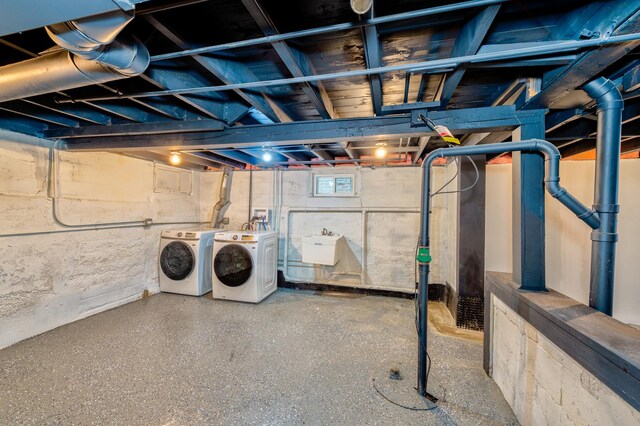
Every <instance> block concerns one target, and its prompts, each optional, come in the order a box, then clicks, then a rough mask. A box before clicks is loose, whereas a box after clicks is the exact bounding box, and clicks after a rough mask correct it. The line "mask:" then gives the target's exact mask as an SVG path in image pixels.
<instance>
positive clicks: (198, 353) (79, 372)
mask: <svg viewBox="0 0 640 426" xmlns="http://www.w3.org/2000/svg"><path fill="white" fill-rule="evenodd" d="M209 297H210V296H205V297H202V298H193V297H188V296H178V295H170V294H159V295H155V296H153V297H150V298H147V299H143V300H140V301H138V302H135V303H131V304H128V305H126V306H122V307H119V308H116V309H113V310H111V311H108V312H104V313H102V314H98V315H95V316H93V317H90V318H87V319H84V320H81V321H77V322H75V323H73V324H68V325H66V326H63V327H60V328H58V329H55V330H53V331H50V332H47V333H45V334H42V335H40V336H37V337H34V338H32V339H29V340H26V341H23V342H20V343H18V344H16V345H14V346H11V347H9V348H6V349H4V350H2V351H0V423H1V424H16V423H17V424H78V423H82V424H106V423H109V424H125V425H134V424H145V425H154V424H155V425H166V424H169V425H180V424H225V425H227V424H242V425H244V424H278V425H281V424H349V425H356V424H473V425H475V424H516V420H515V417H514V415H513V413H512V412H511V410H510V409H509V407H508V405H507V403H506V402H505V400H504V399H503V397H502V395H501V393H500V391H499V390H498V388H497V386H496V385H495V384H494V383H493V381H492V380H491V379H489V378H488V377H486V376H485V374H484V372H483V371H482V367H481V365H482V347H481V345H480V344H479V343H477V342H472V341H466V340H461V339H457V338H452V337H445V336H441V335H438V334H437V333H436V332H435V331H434V330H433V329H432V330H430V341H429V351H430V354H431V357H432V360H433V368H432V371H431V376H430V381H429V391H430V392H431V393H433V394H435V395H436V396H438V397H440V398H442V399H443V400H445V401H440V402H439V403H438V407H436V408H435V409H434V410H432V411H411V410H407V409H403V408H400V407H397V406H394V405H392V404H391V403H389V402H387V401H385V400H384V399H383V398H382V397H381V396H380V395H379V394H378V393H377V392H376V391H375V390H374V388H373V385H372V383H373V380H375V384H376V386H377V387H378V388H379V389H380V391H382V392H383V393H384V394H385V395H387V396H388V397H389V398H391V399H393V400H395V401H397V402H399V403H401V404H405V405H410V406H413V407H426V404H425V403H423V402H422V401H421V400H420V399H419V398H418V397H417V394H416V392H415V390H414V389H413V387H414V386H415V369H416V367H415V363H416V352H417V351H416V335H415V328H414V316H413V315H414V314H413V308H414V305H413V301H411V300H403V299H394V298H382V297H372V296H360V295H358V296H355V295H348V296H335V295H317V294H314V293H311V292H301V291H291V290H280V291H278V292H277V293H276V294H274V295H273V296H271V297H269V298H268V299H267V300H265V301H264V302H263V303H261V304H259V305H248V304H242V303H234V302H227V301H217V300H215V301H214V300H211V299H210V298H209ZM390 368H399V369H400V372H401V374H402V376H403V377H404V380H400V381H392V380H390V379H389V378H388V370H389V369H390Z"/></svg>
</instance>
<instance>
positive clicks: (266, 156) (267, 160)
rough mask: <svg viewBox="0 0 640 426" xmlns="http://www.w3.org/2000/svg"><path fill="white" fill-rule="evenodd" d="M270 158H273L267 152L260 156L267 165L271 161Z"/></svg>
mask: <svg viewBox="0 0 640 426" xmlns="http://www.w3.org/2000/svg"><path fill="white" fill-rule="evenodd" d="M272 158H273V157H272V156H271V153H270V152H269V151H265V152H264V153H263V154H262V159H263V160H264V161H266V162H267V163H268V162H269V161H271V159H272Z"/></svg>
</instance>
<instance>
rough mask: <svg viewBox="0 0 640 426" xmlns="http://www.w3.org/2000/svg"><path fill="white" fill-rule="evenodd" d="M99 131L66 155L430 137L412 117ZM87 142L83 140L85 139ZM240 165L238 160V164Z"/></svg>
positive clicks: (494, 113) (436, 115)
mask: <svg viewBox="0 0 640 426" xmlns="http://www.w3.org/2000/svg"><path fill="white" fill-rule="evenodd" d="M538 114H539V111H524V112H522V111H520V112H517V111H516V110H515V107H513V106H504V107H487V108H468V109H458V110H449V111H433V112H430V113H428V116H429V117H430V118H431V119H433V120H434V121H435V122H437V123H440V124H442V125H445V126H447V127H448V128H449V129H451V131H452V132H454V133H457V134H467V133H478V132H483V131H500V130H504V131H506V130H512V129H513V128H515V127H516V126H518V125H521V124H523V123H527V122H529V121H531V120H533V119H535V117H536V116H537V115H538ZM97 130H98V131H97V132H96V133H94V134H92V136H93V137H83V138H77V139H69V140H67V141H66V142H67V143H66V146H67V148H68V149H73V150H94V151H103V150H109V151H121V150H124V149H140V148H141V147H147V148H150V149H151V148H158V147H174V148H179V147H182V148H184V149H210V148H212V147H218V148H228V147H239V146H262V145H263V144H265V143H270V144H272V145H304V144H309V143H314V144H317V143H333V142H340V141H344V140H350V139H351V140H364V139H368V140H380V139H390V138H401V137H419V136H434V135H435V134H434V133H433V132H432V131H431V130H430V129H429V128H428V127H426V126H424V125H423V123H422V122H417V121H415V122H414V121H412V118H411V115H404V116H389V117H378V118H356V119H338V120H320V121H303V122H296V123H283V124H269V125H256V126H236V127H231V128H225V129H224V130H222V131H216V132H197V133H195V132H194V133H179V134H164V135H162V134H160V135H145V136H142V135H140V136H113V137H108V136H105V135H103V134H100V133H99V129H97ZM86 136H88V135H86ZM240 161H242V160H240Z"/></svg>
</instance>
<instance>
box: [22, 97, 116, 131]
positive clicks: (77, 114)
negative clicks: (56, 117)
mask: <svg viewBox="0 0 640 426" xmlns="http://www.w3.org/2000/svg"><path fill="white" fill-rule="evenodd" d="M21 101H22V102H26V103H29V104H31V105H34V106H37V107H40V108H45V109H48V110H49V111H52V112H54V113H58V114H62V115H66V116H67V117H71V118H73V119H74V120H79V121H80V120H81V121H84V122H87V123H91V124H101V125H109V124H111V117H109V116H108V115H106V114H102V113H100V112H98V111H94V110H92V109H90V108H86V107H83V106H81V105H82V104H80V105H74V104H68V105H59V104H56V103H55V102H54V101H52V100H51V99H48V98H46V97H37V98H29V99H22V100H21Z"/></svg>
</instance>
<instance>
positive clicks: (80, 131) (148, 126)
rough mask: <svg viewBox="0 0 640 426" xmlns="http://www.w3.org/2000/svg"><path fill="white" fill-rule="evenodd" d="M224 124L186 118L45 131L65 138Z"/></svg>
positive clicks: (206, 128)
mask: <svg viewBox="0 0 640 426" xmlns="http://www.w3.org/2000/svg"><path fill="white" fill-rule="evenodd" d="M224 127H225V126H224V124H223V123H221V122H220V121H218V120H188V121H160V122H153V123H125V124H113V125H110V126H82V127H74V128H65V129H51V130H48V131H46V132H45V135H46V137H47V138H51V139H63V138H64V139H66V138H80V137H85V136H92V135H96V134H97V133H99V134H100V135H102V136H106V135H111V136H132V135H157V134H165V133H181V132H205V131H208V132H210V131H219V130H222V129H224Z"/></svg>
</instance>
